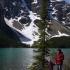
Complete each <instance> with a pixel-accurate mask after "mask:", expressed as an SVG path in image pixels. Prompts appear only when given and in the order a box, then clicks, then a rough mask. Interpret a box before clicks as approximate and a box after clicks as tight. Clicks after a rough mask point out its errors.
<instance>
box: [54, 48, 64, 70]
mask: <svg viewBox="0 0 70 70" xmlns="http://www.w3.org/2000/svg"><path fill="white" fill-rule="evenodd" d="M63 60H64V54H63V52H62V51H61V49H58V50H57V55H56V60H55V64H56V65H57V70H62V65H63Z"/></svg>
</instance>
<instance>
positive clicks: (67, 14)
mask: <svg viewBox="0 0 70 70" xmlns="http://www.w3.org/2000/svg"><path fill="white" fill-rule="evenodd" d="M50 6H51V7H52V9H53V11H52V15H53V16H54V17H53V18H54V19H55V20H58V21H60V22H61V23H62V24H63V25H65V26H66V25H68V24H69V23H70V19H69V18H70V4H69V3H67V2H65V1H54V2H51V5H50Z"/></svg>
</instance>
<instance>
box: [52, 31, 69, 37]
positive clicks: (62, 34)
mask: <svg viewBox="0 0 70 70" xmlns="http://www.w3.org/2000/svg"><path fill="white" fill-rule="evenodd" d="M61 36H70V35H68V34H65V33H61V32H60V31H58V35H54V36H52V37H51V38H54V37H61Z"/></svg>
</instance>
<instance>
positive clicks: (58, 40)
mask: <svg viewBox="0 0 70 70" xmlns="http://www.w3.org/2000/svg"><path fill="white" fill-rule="evenodd" d="M51 41H52V44H50V47H51V48H70V37H65V36H63V37H55V38H52V39H51Z"/></svg>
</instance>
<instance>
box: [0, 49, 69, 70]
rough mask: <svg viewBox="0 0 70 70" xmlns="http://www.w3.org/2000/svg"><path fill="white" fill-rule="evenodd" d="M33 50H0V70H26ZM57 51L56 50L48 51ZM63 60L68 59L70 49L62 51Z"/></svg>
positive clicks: (31, 59) (31, 60) (30, 61)
mask: <svg viewBox="0 0 70 70" xmlns="http://www.w3.org/2000/svg"><path fill="white" fill-rule="evenodd" d="M33 50H35V49H34V48H3V49H2V48H0V70H28V68H29V67H30V65H31V64H32V62H33V61H34V59H33V56H34V55H36V54H35V53H34V52H33ZM50 50H51V51H53V50H54V51H57V49H50ZM62 51H63V53H64V54H65V58H66V57H69V55H70V49H62Z"/></svg>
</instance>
